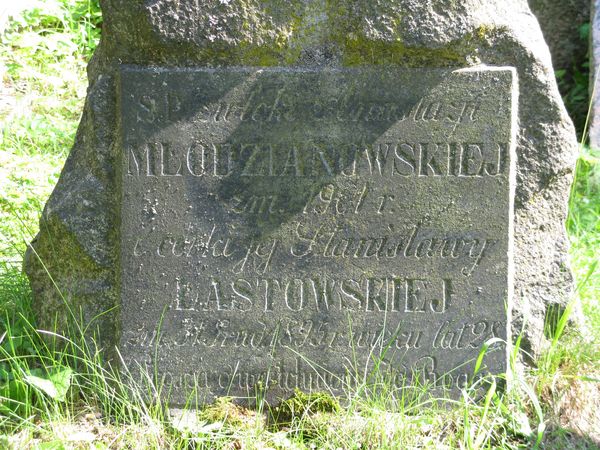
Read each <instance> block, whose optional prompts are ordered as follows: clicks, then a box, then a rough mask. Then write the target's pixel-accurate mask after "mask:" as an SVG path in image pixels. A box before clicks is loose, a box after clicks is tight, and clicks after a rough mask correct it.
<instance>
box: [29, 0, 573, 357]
mask: <svg viewBox="0 0 600 450" xmlns="http://www.w3.org/2000/svg"><path fill="white" fill-rule="evenodd" d="M101 3H102V7H103V11H104V17H105V21H104V26H103V37H102V41H101V44H100V46H99V48H98V50H97V51H96V53H95V55H94V58H93V60H92V62H91V64H90V66H89V70H88V74H89V79H90V89H89V93H88V99H87V102H86V106H85V111H84V114H83V117H82V122H81V126H80V128H79V131H78V135H77V139H76V142H75V146H74V148H73V151H72V152H71V154H70V156H69V158H68V160H67V163H66V165H65V169H64V171H63V173H62V175H61V179H60V180H59V183H58V185H57V187H56V189H55V191H54V193H53V195H52V196H51V198H50V200H49V202H48V204H47V205H46V207H45V210H44V213H43V215H42V219H41V227H40V229H41V231H40V234H39V235H38V237H37V238H36V239H35V241H34V242H33V244H32V246H33V248H34V249H35V250H36V252H37V255H39V257H40V258H41V259H42V260H43V261H44V263H45V266H42V265H41V264H40V263H39V261H38V259H37V256H36V254H34V252H33V251H30V252H29V253H28V255H27V261H26V270H27V273H28V275H29V277H30V279H31V281H32V287H33V291H34V296H35V306H36V308H37V310H38V311H39V317H40V322H41V323H40V326H42V327H50V326H52V325H51V324H52V323H53V320H54V318H55V317H56V315H57V314H58V319H59V322H58V323H59V325H60V324H61V323H63V322H64V319H65V317H67V314H66V313H65V312H64V311H65V308H64V302H63V297H64V298H65V299H66V300H67V301H68V302H70V303H71V305H72V306H73V307H74V308H73V309H74V310H76V311H77V310H78V308H79V307H81V308H82V309H83V314H84V319H86V320H88V321H89V320H91V318H92V317H94V316H95V315H96V314H97V313H98V312H100V311H104V310H106V309H108V308H110V307H111V306H117V309H115V310H113V311H112V312H111V313H109V314H105V315H102V316H101V317H98V318H96V321H95V322H94V324H97V326H98V328H99V329H100V331H101V333H102V336H103V337H104V339H105V340H104V341H103V342H104V345H105V348H106V349H107V350H108V349H111V348H113V347H114V345H115V344H116V343H117V342H118V337H119V335H120V327H118V326H117V325H118V322H119V317H120V316H119V314H120V313H119V310H118V307H119V306H120V302H119V287H120V277H121V274H120V271H119V267H120V264H119V257H120V256H119V248H120V245H119V243H120V236H119V224H120V204H121V200H120V197H119V195H118V193H119V189H118V187H119V180H120V173H119V170H117V169H118V168H119V167H120V161H121V156H122V155H121V154H120V149H121V148H122V147H121V145H120V133H119V131H118V127H119V114H118V109H117V108H118V106H117V87H118V82H117V80H118V74H119V71H120V67H121V66H122V65H123V64H136V65H141V66H164V67H204V68H206V67H218V66H273V67H297V68H300V67H301V68H305V69H310V68H313V69H317V68H323V67H330V68H344V67H371V66H381V65H383V66H387V67H393V68H400V67H438V68H440V67H449V68H463V67H468V66H476V65H481V64H487V65H492V66H512V67H515V68H516V70H517V74H518V77H517V78H518V80H519V90H520V96H519V104H518V113H519V117H518V127H517V137H516V142H517V147H516V164H517V173H516V180H517V181H516V194H515V218H514V227H515V248H514V259H515V295H514V309H513V333H519V332H520V331H521V329H523V333H524V344H525V345H526V348H527V349H528V350H530V351H532V353H534V354H535V353H536V352H537V351H538V350H539V349H540V346H541V345H542V343H543V328H544V318H545V316H546V313H547V311H548V310H549V308H550V307H552V306H560V305H564V304H565V302H566V301H567V300H568V299H569V295H570V292H571V274H570V271H569V269H568V265H567V239H566V234H565V230H564V225H563V220H564V218H565V215H566V200H567V197H568V191H569V185H570V182H571V172H572V165H573V161H574V155H575V152H576V140H575V134H574V130H573V126H572V124H571V121H570V119H569V118H568V116H567V114H566V112H565V110H564V107H563V105H562V102H561V99H560V96H559V94H558V90H557V87H556V84H555V80H554V76H553V70H552V66H551V61H550V54H549V52H548V47H547V45H546V44H545V43H544V41H543V37H542V34H541V31H540V29H539V26H538V24H537V21H536V19H535V18H534V17H533V16H532V14H531V13H530V11H529V9H528V7H527V4H526V2H525V1H523V0H498V1H488V2H480V1H478V0H465V1H461V2H456V1H455V0H436V1H432V2H423V1H421V0H398V1H386V0H379V1H372V0H360V1H353V2H346V1H341V0H340V1H338V0H335V1H322V0H314V1H312V0H311V1H300V0H297V1H283V0H269V1H260V2H259V1H254V0H251V1H238V0H232V1H228V2H224V1H220V0H219V1H217V0H180V1H177V2H172V1H166V0H144V1H143V0H136V1H129V0H128V1H124V0H104V1H102V2H101ZM46 269H48V271H49V272H50V273H51V274H52V276H53V281H50V279H49V278H48V276H47V274H46ZM55 284H56V286H58V287H59V288H60V290H61V292H62V294H63V297H61V296H60V295H58V294H57V291H56V288H55ZM525 325H526V326H525ZM89 329H90V330H91V329H95V327H94V326H91V327H90V328H89ZM115 329H116V330H117V332H116V333H115Z"/></svg>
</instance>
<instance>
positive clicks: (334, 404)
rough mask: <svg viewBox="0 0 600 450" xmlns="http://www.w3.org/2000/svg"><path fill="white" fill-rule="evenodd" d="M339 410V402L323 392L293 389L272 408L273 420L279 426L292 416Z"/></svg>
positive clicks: (287, 422)
mask: <svg viewBox="0 0 600 450" xmlns="http://www.w3.org/2000/svg"><path fill="white" fill-rule="evenodd" d="M340 410H341V406H340V404H339V402H338V401H337V400H336V399H335V398H333V397H332V396H331V395H329V394H327V393H325V392H311V393H308V394H307V393H304V392H302V391H301V390H300V389H297V388H296V389H295V391H294V394H293V395H292V396H291V397H290V398H288V399H287V400H284V401H283V402H281V404H280V405H279V406H277V407H276V408H274V409H273V411H272V415H273V419H274V422H275V423H276V424H277V425H279V426H281V425H285V424H290V423H291V422H292V421H293V420H294V418H297V419H300V418H302V417H304V416H306V415H313V414H316V413H337V412H339V411H340Z"/></svg>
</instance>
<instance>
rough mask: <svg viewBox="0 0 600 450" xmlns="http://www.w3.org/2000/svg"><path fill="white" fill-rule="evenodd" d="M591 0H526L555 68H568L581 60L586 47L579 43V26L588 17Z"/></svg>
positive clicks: (588, 18)
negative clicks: (539, 27)
mask: <svg viewBox="0 0 600 450" xmlns="http://www.w3.org/2000/svg"><path fill="white" fill-rule="evenodd" d="M593 2H594V0H591V1H590V0H529V6H530V7H531V10H532V11H533V13H534V14H535V15H536V17H537V18H538V20H539V22H540V26H541V27H542V32H543V33H544V37H545V39H546V42H547V43H548V46H549V47H550V53H551V54H552V62H553V63H554V67H555V68H557V69H570V68H571V67H574V66H575V65H579V64H580V63H581V62H583V61H585V58H586V55H587V52H588V49H587V46H586V45H582V42H581V39H580V37H579V28H580V27H581V26H582V25H583V24H585V23H588V22H589V21H590V5H591V4H592V3H593Z"/></svg>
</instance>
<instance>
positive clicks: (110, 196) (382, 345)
mask: <svg viewBox="0 0 600 450" xmlns="http://www.w3.org/2000/svg"><path fill="white" fill-rule="evenodd" d="M102 7H103V10H104V18H105V23H104V26H103V37H102V41H101V43H100V46H99V48H98V50H97V51H96V53H95V55H94V58H93V60H92V62H91V64H90V67H89V70H88V75H89V78H90V90H89V92H88V98H87V101H86V106H85V110H84V114H83V117H82V123H81V126H80V128H79V131H78V135H77V139H76V142H75V146H74V148H73V151H72V152H71V154H70V155H69V158H68V160H67V163H66V165H65V169H64V170H63V173H62V175H61V178H60V180H59V183H58V185H57V187H56V189H55V191H54V193H53V194H52V196H51V198H50V200H49V202H48V204H47V205H46V207H45V209H44V213H43V215H42V218H41V227H40V229H41V231H40V234H39V235H38V236H37V237H36V239H35V240H34V242H33V243H32V246H31V249H30V251H29V252H28V254H27V260H26V271H27V274H28V276H29V278H30V280H31V283H32V288H33V292H34V298H35V302H34V306H35V308H36V310H37V311H38V316H39V318H40V325H41V326H42V327H52V326H53V325H54V324H58V326H59V328H60V327H63V328H66V325H67V320H66V319H67V318H68V314H67V313H66V309H65V307H64V300H63V299H66V300H67V301H68V302H70V306H71V309H72V310H75V311H77V312H78V311H81V314H82V317H83V320H84V321H85V322H86V324H87V325H88V328H87V329H88V330H90V331H95V332H98V333H99V334H98V336H99V338H98V339H99V343H100V344H101V345H102V347H103V348H104V350H105V352H107V353H108V355H109V356H110V354H111V352H114V349H115V348H117V349H118V350H119V354H120V355H122V356H123V358H124V360H125V363H126V365H127V366H128V367H129V368H131V369H132V370H133V371H134V372H135V371H137V370H138V369H139V368H141V369H143V370H146V369H148V370H149V371H150V370H151V373H157V374H159V375H160V377H161V379H164V380H165V382H166V383H167V385H168V388H169V389H172V394H173V397H172V401H173V402H174V403H178V404H180V403H182V402H184V401H185V393H186V389H187V388H188V387H190V386H191V385H193V384H194V385H195V384H197V385H198V386H199V387H200V388H201V392H200V394H201V396H202V398H203V399H205V400H210V399H211V398H212V397H213V396H218V395H224V394H228V393H230V394H235V395H239V396H253V395H255V394H256V393H257V389H259V388H261V389H262V388H268V391H267V395H268V396H270V397H269V398H270V399H277V398H281V397H282V396H285V395H286V394H287V393H289V392H290V391H291V390H292V389H293V388H294V387H300V388H302V389H306V390H322V389H325V388H326V387H327V386H328V387H331V388H333V389H334V390H338V391H339V390H341V389H342V388H343V385H342V384H343V383H342V380H343V381H346V379H344V377H346V375H347V374H348V372H347V369H348V368H357V367H367V369H369V368H370V367H371V366H370V365H369V364H372V363H369V361H371V362H372V361H373V359H372V358H371V356H376V355H384V360H383V363H382V366H381V368H382V369H385V373H387V374H388V375H389V376H391V377H392V378H393V382H394V383H396V384H397V385H400V384H402V383H403V382H405V381H410V379H411V378H410V377H411V375H412V374H413V373H416V375H417V376H418V377H419V379H420V380H421V381H423V382H427V383H432V384H434V385H435V386H437V387H439V388H449V389H451V390H455V391H456V389H458V387H460V386H461V385H463V384H464V382H465V381H466V378H467V377H468V376H469V375H471V374H472V370H473V359H474V358H475V357H476V356H477V354H478V352H479V350H480V348H481V346H482V344H483V343H484V342H485V341H486V340H488V339H489V338H498V339H499V340H507V339H509V338H510V335H511V333H512V334H515V333H517V334H518V333H519V332H521V330H523V343H524V346H525V347H526V348H527V349H528V350H530V351H531V352H532V353H533V354H535V353H536V352H537V351H539V349H540V348H541V346H542V345H543V342H544V337H543V329H544V320H545V316H546V314H547V312H548V311H549V310H550V309H552V308H554V307H556V306H560V305H564V304H565V303H566V301H568V299H569V293H570V292H571V275H570V272H569V270H568V266H567V265H566V257H567V253H566V248H567V247H566V236H565V230H564V226H563V220H564V217H565V214H566V199H567V198H568V191H569V184H570V181H571V170H572V163H573V156H574V153H575V149H576V143H575V136H574V130H573V127H572V124H571V122H570V120H569V119H568V116H567V115H566V113H565V111H564V107H563V105H562V103H561V100H560V96H559V95H558V90H557V87H556V84H555V81H554V79H553V76H552V69H551V63H550V55H549V52H548V48H547V46H546V44H545V43H544V41H543V39H542V37H541V33H540V31H539V27H538V26H537V23H536V21H535V18H534V17H533V16H532V15H531V13H530V12H529V10H528V8H527V5H526V3H525V2H524V1H517V0H515V1H502V2H500V1H498V2H486V4H483V5H482V4H480V2H476V1H465V2H454V1H450V0H448V1H445V0H437V1H434V2H430V3H427V4H424V3H423V2H414V1H412V0H402V1H382V2H368V1H359V2H344V1H339V2H321V1H291V2H289V1H286V2H283V1H279V0H270V1H265V2H241V1H237V0H232V1H230V2H222V1H211V0H205V1H197V0H181V1H178V2H168V1H164V0H152V1H150V0H146V1H137V2H122V1H118V0H111V1H109V0H107V1H104V2H103V3H102ZM56 249H59V251H57V250H56ZM34 250H35V251H34ZM40 261H42V262H43V263H44V264H41V262H40ZM48 273H50V274H51V275H52V279H50V278H49V277H48ZM513 280H514V283H513ZM513 284H514V294H512V292H513ZM56 287H58V288H59V289H60V290H61V294H58V293H57V291H56ZM509 319H510V320H509ZM509 327H510V329H509ZM485 364H486V371H485V372H493V373H499V372H502V371H504V370H505V369H506V367H507V362H506V348H505V347H502V346H500V345H495V346H494V351H492V352H490V353H489V354H488V355H487V357H486V359H485ZM155 369H156V372H154V370H155ZM485 372H484V373H485Z"/></svg>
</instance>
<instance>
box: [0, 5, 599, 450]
mask: <svg viewBox="0 0 600 450" xmlns="http://www.w3.org/2000/svg"><path fill="white" fill-rule="evenodd" d="M100 23H101V16H100V12H99V9H98V5H97V3H96V1H95V0H54V1H46V2H45V7H44V9H43V10H39V9H38V10H32V11H27V12H25V13H24V14H23V15H22V16H20V17H19V18H17V19H16V20H13V21H12V22H10V24H9V27H8V29H7V30H6V31H5V32H4V34H3V35H2V36H1V45H0V75H1V77H2V83H3V84H2V86H3V87H2V91H1V95H2V97H1V98H0V122H1V124H2V125H1V126H2V129H1V135H0V448H40V449H62V448H97V449H102V448H182V449H183V448H227V449H231V448H268V447H271V448H289V449H305V448H403V447H419V448H431V449H440V448H448V449H454V448H464V449H479V448H502V449H511V448H532V447H536V446H540V447H541V446H544V448H556V449H559V448H595V447H594V444H593V443H592V442H591V440H590V439H589V438H587V437H585V436H583V435H581V433H577V432H576V431H573V422H569V420H568V416H569V414H575V415H580V416H585V415H586V414H587V415H590V417H591V412H593V409H595V410H599V409H600V394H598V392H599V391H600V389H598V379H599V378H600V362H599V361H600V351H599V349H598V342H600V305H599V301H598V299H600V271H599V270H596V267H597V261H598V256H599V249H600V222H599V217H600V152H599V151H598V150H594V149H589V148H587V147H582V152H581V155H580V158H579V161H578V164H577V178H576V182H575V184H574V187H573V191H572V195H571V202H570V214H569V219H568V222H567V226H568V230H569V235H570V238H571V261H572V267H573V270H574V273H575V276H576V279H577V282H578V289H577V293H576V295H577V298H578V299H580V300H581V303H582V305H583V309H584V314H585V317H586V319H587V322H588V329H589V335H588V336H583V337H582V336H579V335H578V334H577V332H575V331H573V330H571V329H570V328H569V327H568V326H566V325H567V318H568V311H567V314H565V315H563V317H562V320H561V321H559V323H558V326H557V327H556V330H554V336H553V339H552V341H551V345H550V346H549V348H548V349H547V350H546V352H545V353H544V355H542V357H541V358H540V360H539V361H538V367H537V369H533V370H529V371H527V372H526V373H520V372H518V373H517V372H516V371H517V370H520V369H517V368H518V367H520V366H518V365H516V364H514V367H513V369H512V370H511V372H510V375H512V378H513V379H514V383H512V384H511V385H510V388H509V389H506V390H503V389H500V388H498V386H499V385H500V384H501V383H502V381H503V380H502V377H500V378H497V379H490V378H488V379H486V381H487V383H488V384H486V385H485V386H483V384H481V383H480V384H476V385H474V386H471V387H470V388H468V389H466V390H465V391H464V395H463V396H462V397H461V398H460V399H458V400H456V401H453V402H446V403H445V404H440V402H439V401H437V402H436V401H434V399H433V398H432V395H433V393H432V392H431V391H430V390H429V389H428V388H427V386H418V385H417V386H413V387H412V388H405V389H400V388H395V387H392V385H391V383H389V382H388V380H386V378H385V376H383V375H382V374H379V373H377V371H375V372H374V373H369V374H364V375H363V376H358V375H357V376H356V377H355V378H354V379H352V380H351V382H350V383H348V384H347V385H346V389H345V391H346V395H345V396H344V398H342V399H341V401H340V403H341V405H342V406H340V404H339V403H338V402H337V401H335V400H334V399H332V398H331V397H329V396H328V395H326V394H323V393H311V394H306V393H300V392H299V393H297V394H296V395H295V396H294V397H293V398H292V399H290V400H289V401H288V402H286V403H284V404H282V405H281V406H280V407H279V408H278V409H270V408H269V407H268V406H267V405H265V404H263V403H260V402H259V403H258V404H257V405H256V408H253V409H245V408H241V407H239V406H237V405H235V404H234V403H232V402H231V401H230V400H229V399H226V398H225V399H221V400H220V401H218V402H217V403H216V404H215V405H213V406H210V407H208V408H205V409H204V410H203V411H200V412H195V411H187V412H185V413H183V414H182V415H181V417H179V418H176V419H172V418H170V413H169V411H168V407H167V405H166V404H165V403H164V400H163V398H162V397H161V395H158V393H159V392H160V391H161V386H160V385H159V386H156V385H155V384H154V383H153V382H152V380H146V381H145V382H142V383H141V384H140V383H139V382H137V383H136V382H134V380H133V379H131V378H130V377H128V375H127V373H122V372H114V371H111V370H109V369H107V368H105V366H104V365H103V364H102V361H101V360H100V356H99V353H98V351H97V349H96V348H94V347H93V344H92V343H90V341H89V340H85V339H82V338H77V336H81V334H82V333H80V331H79V330H78V329H77V320H76V318H74V319H75V320H74V321H73V322H74V327H75V328H74V332H73V333H72V334H70V336H72V340H66V339H65V338H62V337H60V336H52V335H51V334H48V333H46V334H45V336H44V338H42V336H40V334H39V332H38V331H36V327H35V323H33V314H32V311H31V305H30V303H31V292H30V289H29V286H28V283H27V280H26V279H25V277H24V276H23V274H22V273H21V267H20V265H21V261H22V255H23V252H24V250H25V248H26V245H27V242H28V241H29V240H30V239H31V238H32V237H33V236H34V235H35V233H36V231H37V226H38V225H37V223H38V218H39V213H40V211H41V209H42V208H43V205H44V203H45V201H46V199H47V197H48V195H49V194H50V192H51V189H52V188H53V186H54V185H55V183H56V181H57V179H58V176H59V173H60V170H61V167H62V165H63V164H64V160H65V158H66V155H67V153H68V151H69V148H70V146H71V145H72V142H73V138H74V133H75V130H76V126H77V122H78V120H79V115H80V113H81V109H82V105H83V100H84V97H85V89H86V81H85V64H86V62H87V60H88V59H89V57H90V55H91V53H92V51H93V48H94V47H95V45H96V44H97V42H98V37H99V32H100V31H99V24H100ZM563 77H564V75H563ZM572 78H573V79H574V78H576V77H572ZM579 78H581V77H579ZM581 83H582V82H581V80H580V82H579V84H577V83H575V84H576V85H577V87H576V88H572V89H576V90H574V91H572V92H571V91H570V92H571V93H570V94H567V95H569V97H568V98H567V104H568V105H570V104H576V105H577V108H578V109H577V111H578V112H577V111H576V118H580V117H581V114H580V111H579V110H580V107H581V102H582V100H581V99H582V98H583V97H582V94H581V92H582V91H581ZM578 128H579V129H583V124H581V123H580V124H579V126H578ZM584 338H585V339H584ZM58 343H61V344H62V345H60V346H58V345H57V344H58ZM518 352H519V349H518V343H517V348H516V350H515V355H514V358H513V359H514V360H515V361H516V360H517V359H518V358H519V355H518ZM128 386H130V387H129V388H128ZM131 386H133V387H134V388H133V389H132V388H131ZM482 393H483V397H482V398H480V397H481V394H482ZM569 401H571V403H572V404H570V403H569ZM565 402H566V403H565ZM565 404H567V406H569V405H570V406H569V409H568V410H566V409H565V408H564V407H563V406H564V405H565ZM586 408H587V409H586ZM598 426H600V424H598Z"/></svg>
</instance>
